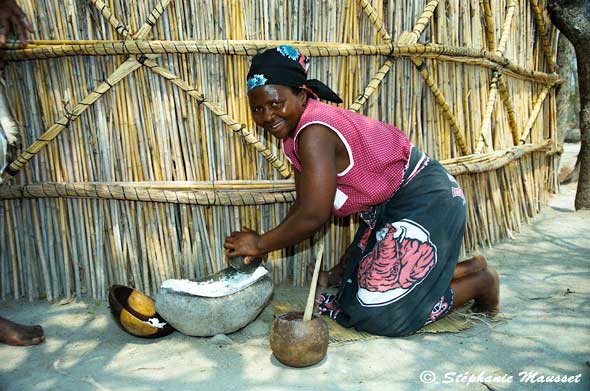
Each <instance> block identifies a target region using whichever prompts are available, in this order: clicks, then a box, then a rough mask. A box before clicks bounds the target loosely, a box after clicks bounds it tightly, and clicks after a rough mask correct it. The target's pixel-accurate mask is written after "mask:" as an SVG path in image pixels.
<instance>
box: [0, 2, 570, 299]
mask: <svg viewBox="0 0 590 391" xmlns="http://www.w3.org/2000/svg"><path fill="white" fill-rule="evenodd" d="M18 2H19V4H20V5H21V6H22V8H23V9H24V11H25V12H26V13H27V14H28V15H29V18H30V20H31V21H32V22H33V25H34V27H35V33H34V34H33V36H32V41H31V42H30V43H29V45H27V46H26V47H19V46H18V45H8V46H7V47H6V48H5V49H4V50H2V51H1V52H0V55H1V57H2V59H3V61H5V62H6V68H5V79H6V84H7V96H8V98H9V101H10V102H11V103H12V109H13V110H14V116H15V118H16V119H17V122H18V123H19V124H20V128H21V138H22V145H23V148H22V150H21V151H20V155H19V156H18V158H17V159H16V160H15V161H14V162H13V163H12V164H11V165H10V166H9V167H8V168H7V169H6V171H5V172H4V173H3V174H2V179H3V181H4V183H3V184H2V185H0V200H1V201H0V285H1V288H0V299H6V298H9V297H12V298H21V297H25V298H28V299H29V300H33V299H38V298H45V299H47V300H50V301H51V300H55V299H57V298H60V297H70V296H78V297H80V296H83V295H86V296H88V297H93V298H99V299H102V298H104V297H105V295H106V292H107V289H108V287H109V286H110V285H111V284H125V285H131V286H134V287H136V288H137V289H140V290H142V291H144V292H146V293H147V294H153V293H155V291H156V290H157V289H158V287H159V285H160V283H161V282H162V281H163V280H165V279H168V278H198V277H201V276H204V275H207V274H210V273H213V272H216V271H218V270H220V269H222V268H224V267H226V261H225V259H224V256H223V250H222V244H223V241H224V238H225V236H226V235H227V234H229V233H230V232H231V231H233V230H238V229H240V228H243V227H250V228H253V229H256V230H258V231H267V230H269V229H272V228H273V227H274V226H276V225H277V224H278V223H279V222H280V221H281V219H282V218H283V216H285V215H286V213H287V211H288V208H289V206H290V203H291V202H293V200H294V197H295V193H294V184H293V181H292V179H290V178H289V176H290V173H291V168H290V167H289V165H288V163H287V162H286V160H285V159H284V157H283V155H282V152H281V146H280V144H279V143H278V142H277V141H276V140H274V139H273V138H272V137H270V135H268V134H266V133H265V132H264V131H262V130H260V129H256V127H255V125H254V123H253V121H252V119H251V116H250V113H249V109H248V103H247V96H246V87H245V86H246V80H245V75H246V72H247V69H248V64H249V60H250V57H251V56H252V55H253V54H255V53H257V52H260V51H262V50H264V49H266V48H270V47H276V46H278V45H280V44H283V43H289V44H292V45H293V46H295V47H297V48H299V49H300V50H301V51H302V52H303V53H305V54H307V55H309V56H311V57H312V68H311V76H312V77H315V78H318V79H320V80H322V81H324V82H325V83H326V84H328V85H329V86H331V87H332V88H333V89H334V90H336V91H337V92H338V93H339V94H340V95H341V96H342V97H343V100H344V106H345V107H348V108H350V109H351V110H354V111H359V112H361V113H363V114H366V115H369V116H372V117H374V118H378V119H380V120H382V121H385V122H389V123H392V124H395V125H396V126H398V127H399V128H401V129H403V130H404V131H405V132H406V133H407V134H408V136H409V137H410V139H411V140H412V142H413V143H414V144H415V145H417V146H418V147H420V148H422V149H423V150H425V151H426V152H428V153H429V154H430V155H431V156H432V157H434V158H436V159H438V160H440V161H441V162H442V163H443V164H444V165H445V167H447V169H448V170H449V171H450V172H451V173H453V174H454V175H456V176H457V178H458V180H459V182H460V183H461V185H462V187H463V189H464V192H465V196H466V199H467V203H468V224H467V229H466V232H465V238H464V250H465V252H473V251H476V250H477V249H478V248H480V247H482V246H491V245H493V244H494V243H497V242H499V241H500V240H503V239H504V238H507V237H511V236H512V235H513V234H514V232H517V231H518V230H519V228H520V227H521V226H522V225H523V224H525V223H528V222H529V221H530V220H531V218H533V217H534V216H535V214H536V213H538V211H539V210H540V208H541V207H542V206H543V205H544V203H545V202H546V196H547V194H548V193H550V192H553V191H555V190H556V188H557V177H556V164H557V159H558V154H559V149H560V146H559V145H558V144H557V141H556V134H555V133H556V129H555V123H556V118H555V113H556V110H555V91H554V88H553V87H555V86H556V85H557V84H558V83H559V77H558V75H557V74H556V73H555V65H554V59H553V53H554V50H555V35H556V33H555V30H554V29H553V27H552V26H551V25H550V23H549V20H548V17H547V15H546V12H545V11H544V8H545V7H544V5H545V4H544V1H538V0H520V1H517V0H498V1H495V2H491V1H490V0H479V1H469V2H465V1H459V0H447V1H445V0H440V1H439V0H430V1H426V0H402V1H392V0H390V1H387V0H322V1H320V0H299V1H297V0H281V1H269V0H261V1H252V0H190V1H178V0H142V1H134V2H129V1H126V0H85V1H71V2H60V1H38V0H20V1H18ZM355 227H356V219H355V217H350V218H346V219H333V220H332V221H330V222H329V223H328V224H327V225H326V227H325V230H322V234H321V236H322V239H323V240H324V241H325V248H326V253H325V262H324V268H325V269H329V268H330V267H331V266H333V265H334V264H335V263H336V262H338V260H339V256H340V254H341V253H342V252H343V250H344V249H345V248H346V246H347V245H348V243H349V242H350V240H351V238H352V236H353V235H354V232H355ZM318 239H319V236H316V237H315V238H312V239H310V240H307V241H305V242H304V243H301V244H299V245H297V246H294V247H291V248H288V249H285V250H281V251H276V252H273V253H271V254H269V257H268V262H267V264H268V266H269V267H270V269H271V271H272V274H273V276H274V279H275V281H276V282H277V283H285V284H294V285H297V286H301V285H303V284H305V283H306V281H308V277H309V276H307V265H308V264H309V263H311V262H313V259H314V254H315V247H316V243H317V242H318Z"/></svg>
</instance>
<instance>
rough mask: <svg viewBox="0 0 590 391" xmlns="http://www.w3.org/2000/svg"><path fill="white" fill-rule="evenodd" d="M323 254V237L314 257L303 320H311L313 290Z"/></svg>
mask: <svg viewBox="0 0 590 391" xmlns="http://www.w3.org/2000/svg"><path fill="white" fill-rule="evenodd" d="M323 255H324V239H323V238H322V240H321V242H320V244H319V247H318V254H317V256H316V259H315V267H314V269H313V277H312V278H311V286H310V287H309V295H308V296H307V304H306V305H305V312H304V313H303V320H311V314H312V312H313V303H314V299H315V290H316V286H317V283H318V276H319V274H320V266H321V264H322V256H323Z"/></svg>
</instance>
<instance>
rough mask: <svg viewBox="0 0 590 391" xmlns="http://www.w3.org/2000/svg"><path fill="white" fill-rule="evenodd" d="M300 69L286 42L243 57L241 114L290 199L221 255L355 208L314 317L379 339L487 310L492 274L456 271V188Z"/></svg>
mask: <svg viewBox="0 0 590 391" xmlns="http://www.w3.org/2000/svg"><path fill="white" fill-rule="evenodd" d="M308 64H309V62H308V59H307V58H306V57H305V56H303V55H301V54H300V53H299V52H298V51H297V50H296V49H294V48H293V47H291V46H287V45H285V46H281V47H279V48H276V49H269V50H267V51H265V52H264V53H261V54H258V55H256V56H255V57H254V58H253V59H252V64H251V66H250V70H249V72H248V100H249V103H250V109H251V111H252V116H253V118H254V121H255V122H256V124H257V125H259V126H261V127H262V128H264V129H265V130H267V131H268V132H270V133H271V134H272V135H273V136H274V137H276V138H278V139H280V140H282V141H283V148H284V153H285V155H286V156H287V157H288V159H289V160H290V162H291V163H292V165H293V167H294V171H295V186H296V192H297V197H296V201H295V203H294V204H293V206H292V207H291V209H290V210H289V213H288V214H287V216H286V217H285V219H284V220H283V222H282V223H281V224H279V225H278V226H277V227H276V228H274V229H272V230H270V231H268V232H266V233H265V234H263V235H260V234H258V233H256V232H254V231H252V230H248V229H246V230H244V231H241V232H233V233H232V234H231V236H229V237H228V238H226V241H225V244H224V247H225V248H226V253H227V255H228V256H237V255H242V256H248V257H257V256H261V255H263V254H266V253H268V252H270V251H273V250H277V249H281V248H284V247H287V246H291V245H293V244H296V243H298V242H300V241H302V240H304V239H306V238H308V237H310V236H312V235H313V234H314V232H316V231H317V230H319V229H320V228H321V227H322V226H323V225H324V224H325V223H326V221H328V219H329V218H330V216H331V214H334V215H336V216H347V215H350V214H353V213H360V217H361V223H360V227H359V229H358V231H357V233H356V236H355V238H354V240H353V242H352V244H351V245H350V246H349V248H348V249H347V251H346V253H345V254H344V256H343V257H342V260H341V263H340V265H339V266H338V267H337V268H335V269H337V270H340V271H341V272H342V279H341V281H342V284H341V287H340V290H339V292H338V294H337V295H326V294H323V295H320V297H319V298H318V304H319V308H320V311H322V312H323V313H326V314H328V315H329V316H331V317H332V318H333V319H335V320H336V321H337V322H338V323H339V324H341V325H342V326H345V327H355V328H356V329H358V330H363V331H367V332H370V333H373V334H378V335H387V336H403V335H408V334H412V333H414V332H415V331H417V330H418V329H420V328H421V327H422V326H424V325H425V324H428V323H431V322H433V321H436V320H438V319H440V318H442V317H443V316H444V315H446V313H447V312H448V311H449V310H450V309H451V308H452V307H457V306H459V305H462V304H463V303H465V302H466V301H468V300H470V299H475V304H476V305H477V306H478V307H479V309H480V310H481V311H483V312H486V313H488V314H492V315H493V314H495V313H496V312H497V311H498V309H499V283H498V275H497V273H496V272H495V271H494V270H492V269H490V268H488V267H487V264H486V262H485V259H483V258H482V257H475V258H472V259H470V260H468V261H466V262H462V263H461V264H459V265H457V266H456V263H457V258H458V254H459V250H460V247H461V241H462V238H463V231H464V227H465V215H466V212H465V199H464V197H463V193H462V191H461V189H460V187H459V185H458V183H457V181H456V180H455V179H454V178H453V177H452V176H451V175H450V174H448V173H447V171H446V170H445V169H444V168H443V167H442V166H441V165H440V164H439V163H438V162H436V161H434V160H432V159H430V158H429V157H428V156H427V155H426V154H424V153H423V152H422V151H420V150H419V149H418V148H416V147H415V146H413V145H412V144H411V143H410V141H409V140H408V138H407V137H406V136H405V135H404V134H403V132H401V131H400V130H399V129H397V128H395V127H393V126H391V125H387V124H384V123H382V122H379V121H376V120H373V119H371V118H368V117H365V116H362V115H360V114H357V113H354V112H351V111H348V110H345V109H341V108H338V107H335V106H331V105H328V104H324V103H321V102H320V101H319V100H318V99H325V100H328V101H331V102H335V103H341V102H342V100H341V99H340V98H339V97H338V95H336V94H335V93H334V92H333V91H332V90H330V89H329V88H328V87H327V86H325V85H324V84H323V83H321V82H319V81H318V80H308V79H307V68H308Z"/></svg>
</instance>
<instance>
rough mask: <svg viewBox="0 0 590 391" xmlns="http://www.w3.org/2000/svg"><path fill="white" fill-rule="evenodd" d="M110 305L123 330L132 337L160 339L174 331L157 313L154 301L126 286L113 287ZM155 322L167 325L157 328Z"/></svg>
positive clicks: (110, 294) (110, 290)
mask: <svg viewBox="0 0 590 391" xmlns="http://www.w3.org/2000/svg"><path fill="white" fill-rule="evenodd" d="M109 305H110V307H111V312H112V314H113V316H114V317H115V319H117V322H118V323H119V325H120V326H121V328H122V329H123V330H125V331H126V332H128V333H129V334H131V335H134V336H136V337H141V338H159V337H164V336H166V335H168V334H170V333H171V332H173V331H174V328H173V327H172V326H171V325H170V324H168V322H166V321H165V320H164V318H162V317H161V316H160V315H159V314H158V313H157V312H156V303H155V301H154V299H152V298H151V297H149V296H147V295H145V294H143V293H141V292H140V291H138V290H136V289H133V288H129V287H127V286H124V285H113V286H111V288H110V289H109ZM150 319H151V320H152V322H150ZM154 320H155V321H156V322H157V323H160V324H162V323H165V325H164V326H163V327H157V326H155V325H154V322H153V321H154Z"/></svg>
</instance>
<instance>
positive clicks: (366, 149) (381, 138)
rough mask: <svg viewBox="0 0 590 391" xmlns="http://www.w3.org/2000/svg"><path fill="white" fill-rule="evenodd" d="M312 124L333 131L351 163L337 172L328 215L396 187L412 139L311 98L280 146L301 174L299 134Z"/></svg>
mask: <svg viewBox="0 0 590 391" xmlns="http://www.w3.org/2000/svg"><path fill="white" fill-rule="evenodd" d="M311 124H320V125H323V126H325V127H327V128H329V129H331V130H332V131H333V132H334V133H336V135H338V137H339V138H340V140H342V142H343V143H344V146H345V147H346V150H347V151H348V159H349V162H350V164H349V166H348V167H346V169H344V171H342V172H340V173H338V178H337V182H336V185H337V187H336V195H335V197H334V203H333V205H332V213H333V214H334V215H336V216H348V215H351V214H353V213H357V212H361V211H364V210H366V209H367V208H369V207H370V206H374V205H378V204H381V203H383V202H385V201H387V200H388V199H389V198H391V196H392V195H393V193H394V192H395V191H396V190H397V189H398V188H399V187H400V184H401V182H402V179H403V175H404V168H405V167H406V165H407V163H408V160H409V158H410V149H411V145H412V144H411V143H410V140H408V138H407V137H406V135H405V134H404V133H403V132H402V131H401V130H399V129H398V128H396V127H394V126H391V125H388V124H385V123H383V122H380V121H377V120H374V119H372V118H369V117H366V116H363V115H360V114H358V113H355V112H353V111H350V110H346V109H342V108H340V107H335V106H330V105H328V104H325V103H322V102H320V101H318V100H316V99H309V100H308V101H307V106H306V108H305V111H304V112H303V114H302V115H301V118H300V120H299V124H298V125H297V129H296V130H295V133H294V135H293V137H292V138H291V137H289V138H286V139H285V140H283V149H284V152H285V155H286V156H287V159H288V160H289V161H290V162H291V164H292V165H293V167H294V169H295V170H297V171H299V172H301V169H302V166H301V162H300V161H299V158H298V145H297V136H298V135H299V134H300V132H301V130H302V129H304V128H305V127H306V126H309V125H311Z"/></svg>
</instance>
